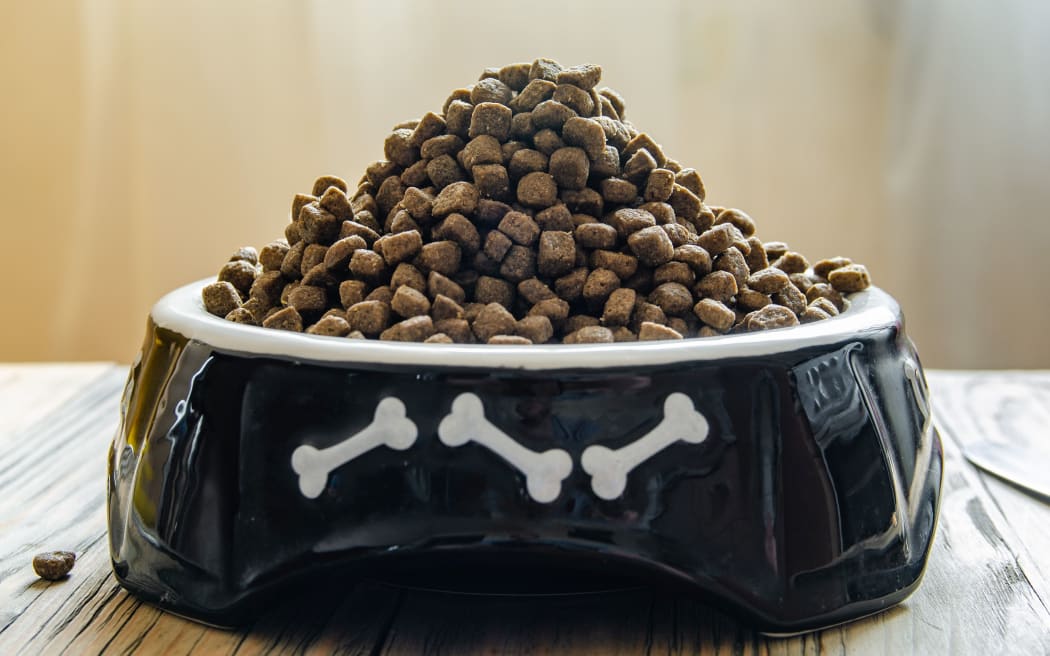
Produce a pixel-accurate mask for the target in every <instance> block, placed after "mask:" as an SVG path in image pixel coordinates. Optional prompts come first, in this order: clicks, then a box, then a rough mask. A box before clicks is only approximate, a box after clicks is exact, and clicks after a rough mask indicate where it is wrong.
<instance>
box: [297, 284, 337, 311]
mask: <svg viewBox="0 0 1050 656" xmlns="http://www.w3.org/2000/svg"><path fill="white" fill-rule="evenodd" d="M327 300H328V299H327V295H326V294H325V291H324V290H323V289H321V288H320V287H311V286H310V285H299V286H298V287H296V288H295V289H293V290H292V291H291V293H290V294H288V305H289V306H291V307H293V308H295V310H296V311H297V312H298V313H299V314H300V315H313V316H314V317H316V316H317V315H319V314H321V313H322V312H324V309H325V305H326V303H327Z"/></svg>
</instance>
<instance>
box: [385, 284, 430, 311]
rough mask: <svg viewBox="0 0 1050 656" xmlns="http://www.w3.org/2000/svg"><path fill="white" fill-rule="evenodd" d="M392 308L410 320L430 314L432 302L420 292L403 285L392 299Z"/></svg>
mask: <svg viewBox="0 0 1050 656" xmlns="http://www.w3.org/2000/svg"><path fill="white" fill-rule="evenodd" d="M390 308H391V309H392V310H393V311H394V312H397V313H398V314H400V315H401V316H402V317H404V318H406V319H408V318H410V317H417V316H419V315H421V314H427V313H428V312H430V301H429V300H428V299H427V297H426V296H424V295H423V293H422V292H420V291H419V290H417V289H413V288H411V287H409V286H408V285H402V286H400V287H398V288H397V291H395V292H394V296H393V297H392V298H391V299H390Z"/></svg>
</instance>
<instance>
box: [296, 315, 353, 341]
mask: <svg viewBox="0 0 1050 656" xmlns="http://www.w3.org/2000/svg"><path fill="white" fill-rule="evenodd" d="M306 332H307V333H309V334H311V335H324V336H326V337H345V336H346V335H348V334H349V333H350V324H348V323H347V322H346V319H344V318H342V317H339V316H336V315H334V314H330V315H328V316H326V317H321V319H320V320H319V321H318V322H317V323H315V324H314V325H312V326H310V327H309V328H307V329H306Z"/></svg>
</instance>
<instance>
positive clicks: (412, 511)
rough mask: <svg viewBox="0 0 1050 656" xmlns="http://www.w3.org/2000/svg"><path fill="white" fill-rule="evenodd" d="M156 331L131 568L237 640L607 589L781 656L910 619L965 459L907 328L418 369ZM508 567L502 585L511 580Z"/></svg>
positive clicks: (776, 335)
mask: <svg viewBox="0 0 1050 656" xmlns="http://www.w3.org/2000/svg"><path fill="white" fill-rule="evenodd" d="M204 284H205V281H202V282H198V283H194V284H192V285H188V286H186V287H183V288H181V289H178V290H176V291H174V292H172V293H171V294H169V295H168V296H166V297H165V298H164V299H162V300H161V301H160V302H159V303H158V304H157V305H156V307H154V309H153V312H152V314H151V318H150V322H149V327H148V330H147V335H146V341H145V345H144V347H143V350H142V353H141V357H140V359H139V360H138V362H136V364H135V365H134V366H133V368H132V371H131V376H130V378H129V380H128V385H127V389H126V390H125V394H124V402H123V409H122V421H121V425H120V429H119V431H118V433H117V435H116V438H115V439H114V441H113V445H112V449H111V453H110V478H109V528H110V534H109V535H110V548H111V554H112V560H113V568H114V570H115V572H116V574H117V577H118V578H119V580H120V582H121V583H122V584H123V585H124V586H125V587H126V588H128V589H129V590H131V591H132V592H134V593H135V594H137V595H139V596H141V597H143V598H145V599H148V600H151V601H153V602H155V603H157V604H159V605H160V606H162V607H164V608H167V609H169V610H173V611H175V612H178V613H181V614H184V615H187V616H190V617H193V618H196V619H200V620H203V621H208V622H212V623H219V624H232V623H237V622H240V621H242V620H244V619H247V618H248V617H250V616H251V614H252V613H253V612H255V609H256V608H257V607H258V605H259V604H260V603H261V602H262V601H263V600H265V599H268V598H269V597H270V596H271V595H273V594H275V593H278V592H282V591H284V590H286V589H288V587H289V586H294V585H295V584H296V583H301V582H303V581H308V580H310V579H311V578H312V577H317V576H326V577H328V576H331V575H334V574H343V575H349V576H374V575H377V572H386V573H387V574H398V573H400V574H401V575H402V577H403V578H404V575H405V574H406V573H418V572H428V571H429V572H434V571H446V568H451V567H453V566H458V569H457V570H448V571H459V572H472V571H473V572H477V573H479V575H480V572H482V571H483V569H482V568H487V569H485V570H484V571H485V572H486V573H485V574H484V576H485V577H487V580H488V581H489V582H490V583H491V582H493V581H495V583H496V585H495V587H497V588H498V587H499V586H498V582H499V579H498V578H492V572H493V571H495V572H497V573H498V572H500V571H503V572H506V573H507V574H510V573H512V572H520V571H525V570H522V569H521V568H524V567H530V568H531V569H530V570H527V571H532V572H546V573H548V574H550V575H551V576H552V577H554V578H556V577H558V576H563V575H565V573H566V572H581V571H591V572H598V573H605V574H615V575H617V576H624V575H627V576H629V577H631V578H633V579H637V580H643V581H647V582H652V583H671V584H680V585H682V586H685V587H686V588H687V589H689V590H691V591H693V592H695V593H696V594H698V595H701V596H704V597H706V598H708V599H709V600H711V601H712V602H714V603H716V604H717V605H719V606H721V607H722V608H725V609H727V610H729V611H732V612H735V613H736V614H737V615H738V616H741V617H742V618H744V620H745V621H748V622H749V623H751V624H752V625H753V626H755V627H756V628H758V629H760V630H762V631H766V632H773V633H789V632H798V631H805V630H810V629H816V628H820V627H824V626H828V625H831V624H835V623H839V622H843V621H847V620H851V619H855V618H857V617H861V616H863V615H867V614H870V613H873V612H876V611H879V610H882V609H884V608H887V607H888V606H891V605H893V604H896V603H898V602H900V601H901V600H902V599H904V598H905V597H906V596H907V595H908V594H910V593H911V592H912V590H914V589H915V587H916V586H917V585H918V583H919V580H920V578H921V577H922V573H923V568H924V566H925V563H926V558H927V555H928V554H929V550H930V545H931V541H932V538H933V533H934V528H935V525H936V521H937V507H938V496H939V491H940V483H941V465H942V455H941V445H940V440H939V437H938V435H937V433H936V432H935V430H934V428H933V426H932V425H931V423H930V413H929V405H928V402H927V397H926V383H925V380H924V378H923V373H922V369H921V367H920V365H919V361H918V358H917V357H916V353H915V350H914V348H913V346H912V344H911V342H910V340H909V339H908V338H907V337H906V336H905V334H904V327H903V323H902V318H901V313H900V309H899V307H898V306H897V304H896V303H895V302H894V301H893V299H892V298H890V297H889V296H888V295H887V294H885V293H884V292H882V291H880V290H878V289H870V290H868V291H865V292H861V293H859V294H855V295H853V296H852V298H851V301H852V303H851V307H850V308H849V309H848V310H847V311H846V312H844V313H843V314H842V315H840V316H838V317H835V318H833V319H830V320H827V321H822V322H817V323H813V324H808V325H804V326H800V327H796V328H789V329H781V330H774V331H768V332H764V333H750V334H740V335H732V336H727V337H716V338H705V339H687V340H680V341H674V342H650V343H637V344H627V345H623V344H600V345H599V344H593V345H590V344H589V345H574V346H567V345H544V346H490V345H470V346H464V345H444V344H403V343H388V342H378V341H366V340H348V339H342V338H330V337H317V336H311V335H304V334H296V333H286V332H280V331H273V330H267V329H262V328H255V327H248V326H244V325H240V324H234V323H230V322H226V321H223V320H222V319H218V318H216V317H213V316H211V315H209V314H207V313H206V312H205V311H204V308H203V306H202V304H201V301H200V290H201V287H202V286H203V285H204ZM493 568H494V569H493Z"/></svg>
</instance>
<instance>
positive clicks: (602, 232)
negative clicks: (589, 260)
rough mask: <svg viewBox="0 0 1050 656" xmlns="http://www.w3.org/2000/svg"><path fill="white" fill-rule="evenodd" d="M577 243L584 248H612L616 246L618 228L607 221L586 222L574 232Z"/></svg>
mask: <svg viewBox="0 0 1050 656" xmlns="http://www.w3.org/2000/svg"><path fill="white" fill-rule="evenodd" d="M573 234H574V236H575V239H576V243H577V244H579V245H581V246H583V247H584V248H601V249H611V248H614V247H615V246H616V238H617V233H616V228H614V227H612V226H611V225H608V224H606V223H597V222H595V223H584V224H582V225H579V226H577V227H576V230H575V231H574V232H573Z"/></svg>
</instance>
